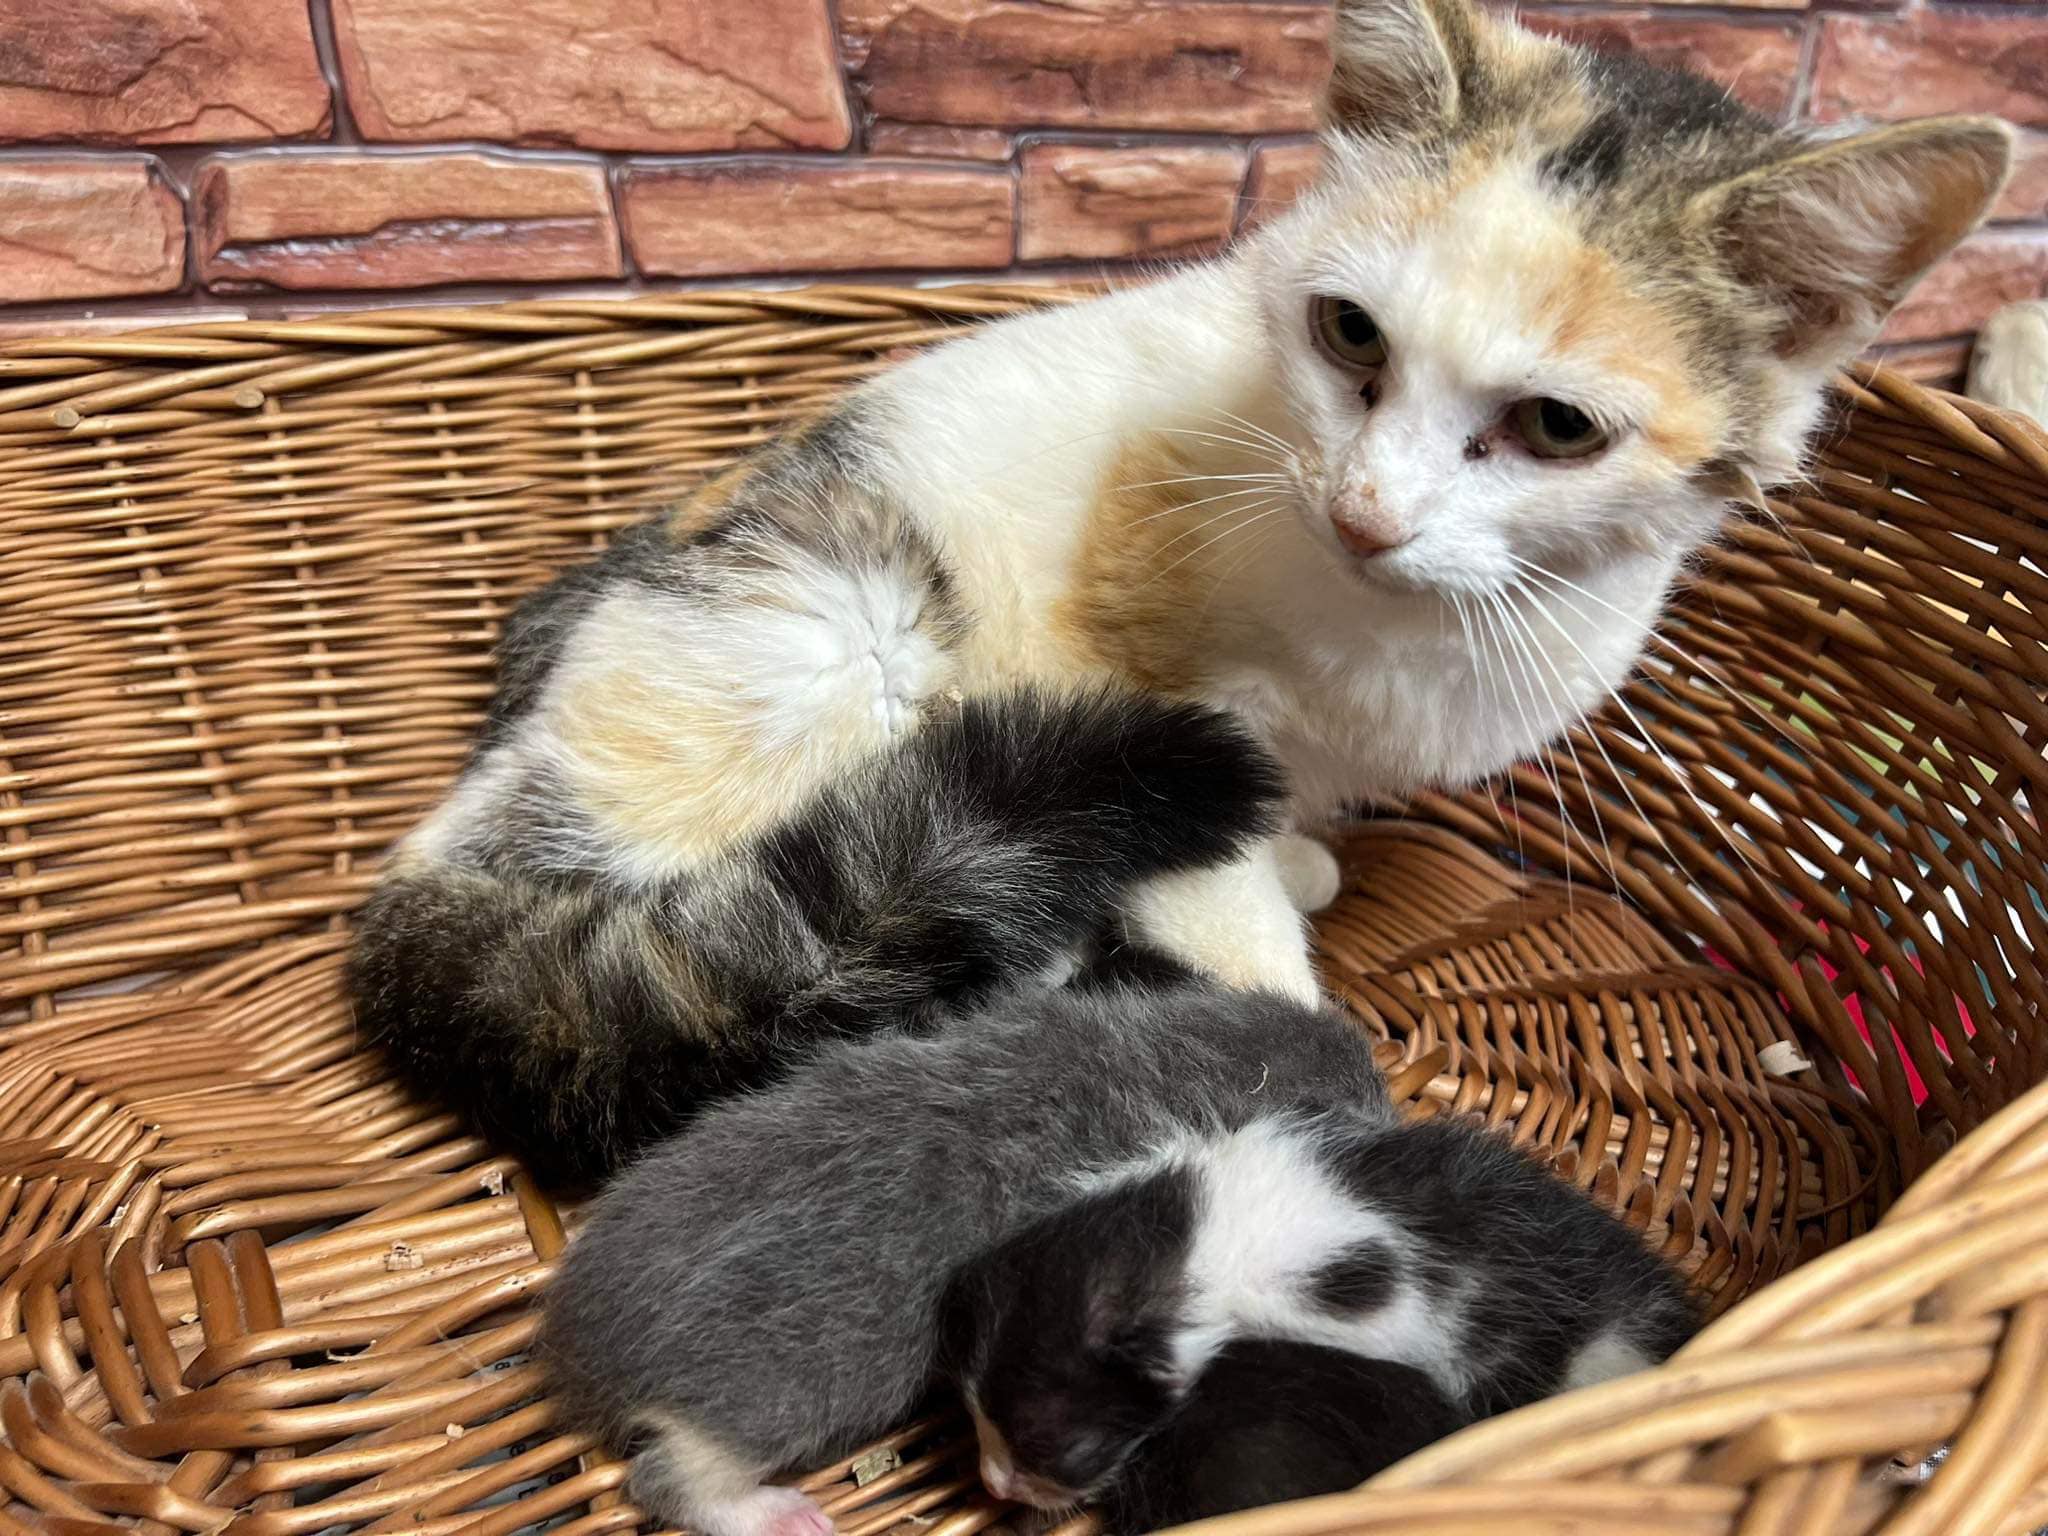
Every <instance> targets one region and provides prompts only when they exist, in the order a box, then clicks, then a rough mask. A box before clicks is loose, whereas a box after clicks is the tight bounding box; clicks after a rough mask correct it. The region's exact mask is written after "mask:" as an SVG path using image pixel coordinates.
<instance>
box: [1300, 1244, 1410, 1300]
mask: <svg viewBox="0 0 2048 1536" xmlns="http://www.w3.org/2000/svg"><path fill="white" fill-rule="evenodd" d="M1400 1274H1401V1269H1400V1265H1399V1263H1398V1262H1397V1261H1396V1259H1395V1257H1394V1254H1393V1252H1392V1251H1391V1250H1390V1249H1389V1248H1388V1247H1387V1245H1386V1244H1385V1243H1374V1242H1366V1243H1360V1244H1359V1245H1358V1246H1357V1247H1356V1248H1353V1249H1352V1250H1351V1251H1350V1252H1349V1253H1347V1254H1344V1255H1343V1256H1342V1257H1340V1258H1336V1259H1332V1260H1331V1261H1330V1262H1329V1263H1328V1264H1325V1265H1324V1266H1323V1267H1322V1268H1321V1269H1319V1270H1317V1271H1316V1272H1315V1273H1314V1274H1313V1275H1311V1276H1310V1277H1309V1281H1308V1297H1309V1300H1311V1301H1313V1302H1314V1303H1315V1304H1316V1305H1317V1306H1319V1307H1321V1308H1322V1309H1323V1310H1324V1311H1326V1312H1334V1313H1336V1314H1338V1315H1339V1316H1340V1317H1343V1316H1356V1315H1357V1314H1358V1313H1361V1312H1370V1311H1373V1310H1375V1309H1376V1308H1379V1307H1383V1306H1385V1305H1386V1304H1387V1303H1388V1302H1389V1301H1391V1300H1392V1299H1393V1295H1394V1284H1395V1282H1396V1281H1397V1280H1398V1279H1399V1278H1400Z"/></svg>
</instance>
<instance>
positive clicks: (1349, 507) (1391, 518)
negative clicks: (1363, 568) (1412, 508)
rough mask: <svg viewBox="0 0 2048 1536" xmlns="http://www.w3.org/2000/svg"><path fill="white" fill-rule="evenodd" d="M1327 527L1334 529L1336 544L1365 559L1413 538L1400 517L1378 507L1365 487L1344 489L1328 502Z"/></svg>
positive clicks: (1368, 488) (1376, 498)
mask: <svg viewBox="0 0 2048 1536" xmlns="http://www.w3.org/2000/svg"><path fill="white" fill-rule="evenodd" d="M1330 526H1331V527H1332V528H1334V529H1336V531H1337V541H1338V542H1339V543H1340V544H1342V545H1343V546H1344V547H1345V548H1346V549H1348V550H1350V551H1351V553H1353V554H1354V555H1357V556H1359V557H1360V558H1361V559H1365V560H1370V559H1371V558H1372V557H1373V556H1375V555H1384V554H1385V553H1386V552H1387V551H1388V550H1390V549H1399V548H1400V547H1401V546H1402V545H1403V544H1406V543H1407V542H1408V541H1409V540H1410V539H1412V538H1414V537H1415V534H1414V532H1413V531H1412V530H1411V529H1408V528H1406V527H1403V526H1402V523H1401V520H1400V518H1398V517H1396V516H1395V515H1394V514H1393V513H1391V512H1389V511H1388V510H1387V509H1386V508H1385V507H1383V506H1381V505H1380V499H1379V496H1378V495H1377V493H1375V492H1374V490H1373V489H1372V487H1371V486H1369V485H1353V486H1346V487H1345V488H1344V489H1343V490H1342V491H1340V492H1338V494H1337V495H1336V497H1335V498H1334V499H1333V500H1332V501H1331V503H1330Z"/></svg>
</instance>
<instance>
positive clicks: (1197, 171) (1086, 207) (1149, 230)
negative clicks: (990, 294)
mask: <svg viewBox="0 0 2048 1536" xmlns="http://www.w3.org/2000/svg"><path fill="white" fill-rule="evenodd" d="M1022 165H1023V168H1024V178H1023V184H1022V191H1021V218H1022V228H1021V230H1020V231H1019V235H1018V243H1017V254H1018V256H1019V257H1020V258H1021V259H1022V260H1025V261H1059V260H1068V261H1088V260H1098V259H1104V258H1116V257H1126V256H1164V255H1186V254H1191V253H1193V252H1198V251H1205V250H1213V249H1215V247H1217V246H1219V245H1221V244H1222V243H1223V241H1224V240H1226V239H1227V238H1228V237H1229V235H1230V231H1231V227H1232V225H1233V224H1234V223H1235V222H1236V220H1237V194H1238V189H1239V188H1240V187H1242V186H1243V185H1244V172H1245V157H1244V152H1243V151H1242V150H1238V149H1230V148H1223V147H1220V146H1219V147H1210V146H1206V145H1199V146H1198V145H1184V144H1174V145H1155V146H1151V147H1147V148H1142V149H1104V148H1099V147H1096V146H1093V145H1082V144H1034V145H1032V146H1031V147H1030V148H1028V149H1026V150H1025V151H1024V155H1023V160H1022Z"/></svg>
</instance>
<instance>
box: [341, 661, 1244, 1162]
mask: <svg viewBox="0 0 2048 1536" xmlns="http://www.w3.org/2000/svg"><path fill="white" fill-rule="evenodd" d="M1280 795H1281V783H1280V778H1279V773H1278V770H1277V769H1276V768H1275V767H1274V765H1273V764H1272V762H1271V761H1270V760H1269V759H1268V758H1267V757H1266V756H1265V754H1264V753H1263V752H1261V751H1260V750H1259V748H1258V747H1257V746H1256V745H1254V743H1253V742H1252V741H1251V739H1250V737H1249V736H1248V735H1247V734H1246V733H1245V732H1244V731H1243V730H1242V729H1240V728H1239V727H1237V726H1236V725H1234V724H1232V723H1231V722H1230V721H1228V720H1227V719H1226V718H1225V717H1223V716H1221V715H1219V714H1216V713H1214V712H1212V711H1209V710H1205V709H1202V708H1199V707H1197V706H1194V705H1183V704H1173V703H1169V702H1165V701H1161V700H1155V699H1149V698H1144V697H1141V696H1131V695H1122V694H1111V693H1096V694H1089V695H1082V696H1077V697H1069V698H1061V699H1056V698H1050V697H1046V696H1043V695H1040V694H1036V693H1020V694H1016V695H1012V696H1008V697H1004V698H1000V699H995V700H972V701H969V702H968V703H967V704H965V705H964V706H963V708H962V710H961V712H960V714H959V715H958V717H957V718H955V719H953V720H951V721H941V722H937V723H934V724H932V725H929V726H927V727H926V728H925V729H923V730H922V731H920V732H919V733H918V734H917V735H915V736H913V737H912V738H911V739H910V741H909V742H908V743H907V744H906V745H905V746H904V747H903V748H901V749H900V750H899V751H898V752H896V753H894V754H892V755H890V756H888V757H886V758H883V759H881V760H879V761H877V762H875V763H873V764H872V765H871V766H870V768H869V770H868V771H866V772H864V773H860V774H856V775H854V776H852V778H851V779H850V780H849V782H847V783H844V784H842V785H839V786H836V787H834V788H833V789H831V790H829V791H827V792H825V793H823V794H821V795H820V796H819V797H818V798H817V799H816V800H815V801H814V802H813V803H812V804H811V805H810V806H809V807H808V808H807V809H806V810H805V811H804V812H802V813H801V814H799V815H797V816H796V817H794V818H793V819H792V820H790V821H789V822H787V823H786V824H784V825H783V826H781V827H779V828H777V829H776V830H775V831H773V832H772V833H770V834H768V835H767V836H765V837H763V838H760V839H758V840H757V841H756V842H754V843H753V844H751V845H749V846H747V847H744V848H742V849H740V850H738V851H736V852H735V853H734V854H732V855H731V856H729V857H728V858H726V859H725V860H722V861H720V862H719V863H718V864H717V865H715V866H713V867H712V868H710V869H707V870H705V871H704V872H702V873H701V874H699V875H694V876H690V877H682V878H676V879H670V880H666V881H663V882H660V883H658V884H655V885H653V886H650V887H644V888H627V887H624V886H622V885H619V884H616V883H612V882H607V881H605V880H603V879H600V878H585V877H567V876H560V875H557V876H545V875H540V874H537V873H535V872H533V871H532V870H531V869H529V868H524V867H521V866H520V865H518V864H516V863H515V862H513V861H512V860H510V859H508V858H503V857H497V858H488V859H484V860H480V861H475V862H464V863H439V864H432V865H427V866H425V867H422V868H419V869H417V870H414V869H409V868H407V867H405V866H403V865H401V866H400V867H399V868H398V869H397V870H395V871H394V873H393V874H392V875H390V876H389V877H387V879H386V880H385V881H384V882H383V883H382V884H381V885H380V886H379V888H378V890H377V892H376V894H375V895H374V896H373V897H372V899H371V901H370V903H369V905H368V907H367V909H366V910H365V912H364V915H363V922H362V934H361V938H360V941H359V943H358V946H357V950H356V954H355V958H354V962H353V967H352V972H351V979H352V985H353V988H354V992H355V996H356V1002H357V1011H358V1018H359V1020H360V1022H361V1023H362V1025H363V1028H364V1030H365V1032H366V1033H367V1034H368V1035H369V1037H370V1038H371V1039H372V1040H373V1041H374V1042H376V1043H377V1044H379V1045H381V1046H382V1047H384V1049H385V1050H386V1051H387V1052H388V1053H389V1055H390V1057H391V1058H392V1060H394V1061H395V1062H396V1063H397V1064H398V1065H399V1066H400V1068H401V1069H402V1070H403V1071H404V1072H405V1073H406V1075H407V1076H408V1077H410V1078H411V1079H412V1080H413V1081H414V1082H416V1083H417V1084H419V1085H420V1086H421V1087H422V1088H423V1089H425V1090H426V1091H427V1092H429V1093H431V1094H433V1095H435V1096H437V1097H439V1098H441V1099H442V1100H444V1101H447V1102H451V1103H453V1104H454V1105H455V1106H456V1107H458V1108H460V1109H461V1110H463V1111H464V1112H465V1113H467V1114H468V1115H469V1116H470V1117H471V1118H472V1119H473V1120H474V1121H475V1122H476V1124H477V1125H478V1126H479V1127H480V1128H481V1129H483V1130H484V1131H485V1133H486V1134H488V1135H490V1136H491V1137H492V1138H493V1139H495V1140H497V1141H498V1142H499V1143H501V1144H502V1145H505V1146H507V1147H509V1148H510V1149H512V1150H514V1151H516V1152H518V1153H519V1154H520V1155H521V1156H522V1157H523V1158H524V1159H525V1160H526V1161H527V1163H528V1165H529V1166H530V1167H532V1168H533V1170H534V1171H535V1173H536V1174H538V1175H539V1176H540V1177H542V1178H543V1179H544V1180H547V1181H550V1182H558V1183H559V1182H569V1183H577V1182H587V1181H590V1180H594V1179H597V1178H600V1177H602V1176H604V1175H605V1174H607V1173H609V1172H610V1171H612V1170H613V1169H614V1168H615V1167H617V1166H618V1164H619V1162H620V1161H621V1160H622V1159H623V1158H624V1157H625V1156H626V1155H627V1154H629V1153H630V1152H631V1151H633V1150H634V1149H635V1148H636V1147H638V1146H640V1145H642V1144H644V1143H645V1142H647V1141H649V1140H651V1139H652V1138H654V1137H657V1136H660V1135H663V1134H665V1133H667V1132H669V1131H672V1130H674V1129H675V1128H676V1127H677V1126H678V1125H680V1124H681V1123H682V1122H683V1121H684V1119H685V1118H687V1117H688V1115H689V1114H690V1113H692V1112H693V1111H694V1110H695V1109H696V1108H698V1107H699V1106H700V1105H702V1104H703V1103H704V1102H706V1101H707V1100H709V1099H711V1098H714V1097H718V1096H721V1095H724V1094H728V1093H731V1092H734V1091H736V1090H739V1089H742V1088H747V1087H751V1086H755V1085H757V1084H759V1083H761V1082H763V1081H765V1080H767V1079H768V1078H769V1077H771V1076H773V1075H774V1074H775V1073H777V1072H779V1071H780V1070H781V1069H783V1068H784V1067H786V1066H787V1065H788V1064H789V1063H790V1062H791V1061H792V1060H794V1059H796V1058H797V1057H799V1056H801V1055H802V1054H804V1053H805V1052H807V1051H809V1050H811V1049H813V1048H815V1047H816V1046H817V1045H818V1044H820V1043H821V1042H823V1041H825V1040H829V1039H834V1038H841V1037H846V1036H850V1035H859V1034H865V1033H869V1032H872V1031H874V1030H877V1029H883V1028H888V1027H891V1026H896V1025H905V1024H908V1025H917V1024H919V1023H920V1022H921V1021H923V1020H924V1019H925V1018H926V1017H927V1016H928V1015H929V1014H930V1012H931V1011H932V1010H933V1009H935V1008H939V1007H944V1006H948V1005H953V1004H964V1003H971V1002H973V1001H975V1000H976V999H979V998H981V997H984V996H987V995H989V994H991V993H992V992H994V991H996V990H998V989H1000V988H1002V987H1005V986H1008V985H1011V984H1014V983H1019V982H1022V981H1024V980H1026V979H1028V978H1029V977H1031V976H1032V975H1034V974H1036V973H1037V972H1039V971H1041V970H1044V969H1047V968H1049V967H1050V966H1051V965H1052V964H1053V963H1055V962H1056V961H1057V960H1058V958H1059V957H1060V956H1061V955H1062V954H1063V953H1065V952H1067V951H1069V950H1071V949H1073V948H1075V947H1076V946H1077V945H1079V944H1080V943H1081V942H1082V941H1084V940H1086V939H1087V938H1088V937H1089V936H1091V935H1093V934H1096V933H1098V932H1101V931H1103V930H1104V929H1105V928H1106V927H1107V926H1108V924H1109V923H1110V922H1111V919H1112V917H1113V915H1114V913H1115V911H1116V910H1117V908H1118V906H1119V905H1120V901H1121V898H1122V896H1123V894H1124V892H1125V891H1126V889H1127V888H1128V887H1129V886H1130V885H1131V884H1132V883H1133V882H1136V881H1139V880H1143V879H1146V878H1148V877H1150V876H1154V875H1158V874H1163V873H1167V872H1170V871H1173V870H1178V869H1185V868H1189V867H1192V866H1195V865H1199V864H1203V863H1206V862H1210V861H1214V860H1219V859H1222V858H1225V857H1227V856H1229V855H1230V854H1231V853H1233V852H1234V851H1235V850H1236V849H1237V848H1239V847H1240V846H1241V845H1242V844H1243V843H1244V842H1245V841H1246V840H1247V839H1249V838H1250V837H1252V836H1254V835H1256V834H1258V833H1260V832H1262V831H1265V830H1267V829H1269V827H1270V826H1271V825H1272V818H1273V811H1274V807H1275V805H1276V803H1277V801H1278V800H1279V798H1280Z"/></svg>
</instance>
